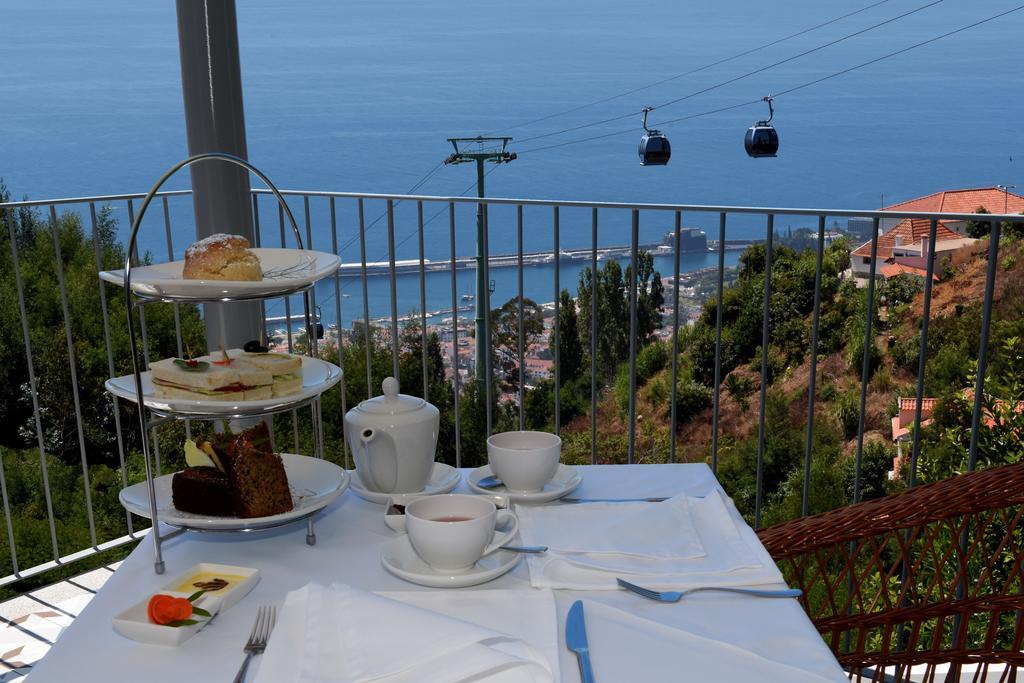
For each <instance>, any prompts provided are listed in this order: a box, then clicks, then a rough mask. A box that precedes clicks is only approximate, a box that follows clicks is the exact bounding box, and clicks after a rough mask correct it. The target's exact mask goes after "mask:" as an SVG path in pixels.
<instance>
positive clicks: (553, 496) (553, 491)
mask: <svg viewBox="0 0 1024 683" xmlns="http://www.w3.org/2000/svg"><path fill="white" fill-rule="evenodd" d="M493 474H494V472H492V471H491V466H490V465H484V466H483V467H477V468H476V469H475V470H473V471H472V472H470V473H469V476H468V477H467V478H466V483H467V484H469V488H470V489H472V490H473V491H475V492H477V493H500V494H502V495H505V496H508V497H509V500H511V501H512V502H513V503H549V502H551V501H553V500H558V499H559V498H561V497H562V496H567V495H569V494H570V493H572V492H573V491H575V490H576V487H577V486H579V485H580V484H582V483H583V476H582V475H581V474H580V473H579V472H578V471H577V470H576V468H575V467H572V466H570V465H562V464H559V465H558V471H557V472H555V476H554V478H553V479H552V480H551V481H549V482H548V483H547V484H545V485H544V488H543V490H541V491H538V492H537V493H515V492H512V491H507V490H505V487H504V486H498V487H496V488H493V489H485V488H483V487H482V486H478V485H477V482H478V481H480V480H481V479H483V478H484V477H490V476H491V475H493Z"/></svg>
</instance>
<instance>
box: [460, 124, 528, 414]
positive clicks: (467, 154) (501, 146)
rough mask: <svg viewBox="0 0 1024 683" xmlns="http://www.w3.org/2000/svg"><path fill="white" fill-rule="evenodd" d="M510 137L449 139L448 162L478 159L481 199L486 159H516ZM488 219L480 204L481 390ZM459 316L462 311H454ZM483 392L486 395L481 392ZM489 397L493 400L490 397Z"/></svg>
mask: <svg viewBox="0 0 1024 683" xmlns="http://www.w3.org/2000/svg"><path fill="white" fill-rule="evenodd" d="M511 141H512V138H510V137H483V136H477V137H475V138H448V142H450V143H452V148H453V149H454V150H455V151H454V152H452V153H451V154H449V155H448V156H447V157H446V158H445V160H444V163H445V165H446V166H447V165H449V164H464V163H467V162H470V161H475V162H476V196H477V197H480V198H481V199H482V198H483V197H484V196H485V195H484V162H488V161H489V162H491V163H493V164H507V163H508V162H510V161H514V160H515V158H516V153H515V152H510V151H508V143H510V142H511ZM485 225H486V219H485V218H484V205H483V204H477V208H476V295H475V303H476V356H475V358H474V363H475V365H476V380H477V388H478V391H484V387H485V386H486V381H487V375H486V373H487V371H488V368H487V367H486V365H487V346H486V344H487V343H488V340H487V339H485V338H484V336H485V335H484V319H485V316H487V315H489V314H490V311H488V310H487V305H486V304H487V296H486V295H485V292H487V287H488V283H487V281H486V279H485V278H484V272H485V268H484V259H485V258H486V254H485V253H484V252H485V247H486V244H487V241H486V236H485V234H484V230H485ZM453 315H458V311H455V312H453ZM457 361H458V359H456V363H455V371H456V372H458V362H457ZM481 395H482V394H481ZM488 400H489V399H488Z"/></svg>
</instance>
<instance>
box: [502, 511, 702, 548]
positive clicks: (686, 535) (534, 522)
mask: <svg viewBox="0 0 1024 683" xmlns="http://www.w3.org/2000/svg"><path fill="white" fill-rule="evenodd" d="M516 514H517V515H518V517H519V524H520V528H521V529H522V532H521V533H522V535H523V542H524V543H528V544H530V545H546V546H548V548H550V549H552V550H554V551H555V552H558V553H564V554H568V553H573V554H576V553H588V554H607V555H635V556H637V557H660V558H676V559H684V558H690V557H703V556H704V548H703V546H701V544H700V539H699V538H697V532H696V530H695V529H694V528H693V520H692V519H691V518H690V503H689V499H688V498H687V497H686V496H675V497H674V498H671V499H669V500H667V501H665V502H664V503H661V504H652V503H586V504H580V505H548V506H530V507H527V506H525V505H523V506H519V507H517V508H516ZM527 535H529V536H530V537H531V539H532V538H533V536H537V540H536V542H534V540H528V539H527ZM541 539H543V540H541Z"/></svg>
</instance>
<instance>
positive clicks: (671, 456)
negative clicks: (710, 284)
mask: <svg viewBox="0 0 1024 683" xmlns="http://www.w3.org/2000/svg"><path fill="white" fill-rule="evenodd" d="M682 222H683V218H682V214H681V213H680V212H679V211H676V229H675V240H674V242H675V250H674V251H675V263H674V268H673V271H672V272H673V282H674V283H675V286H674V287H673V288H672V294H673V296H672V391H671V392H670V393H669V395H670V396H671V401H672V403H671V405H670V406H669V411H670V413H671V419H670V421H669V435H668V436H669V442H668V461H669V462H675V461H676V428H677V425H678V415H676V390H677V387H676V385H677V384H678V382H679V231H680V228H681V227H682Z"/></svg>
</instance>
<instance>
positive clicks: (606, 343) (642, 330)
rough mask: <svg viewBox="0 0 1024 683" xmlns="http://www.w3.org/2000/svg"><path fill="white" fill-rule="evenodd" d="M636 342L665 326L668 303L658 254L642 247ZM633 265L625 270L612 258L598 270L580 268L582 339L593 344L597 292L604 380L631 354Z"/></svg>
mask: <svg viewBox="0 0 1024 683" xmlns="http://www.w3.org/2000/svg"><path fill="white" fill-rule="evenodd" d="M636 272H637V302H636V317H637V328H636V342H637V349H638V350H639V349H641V348H643V347H644V346H645V345H646V344H648V343H649V342H650V341H651V338H652V337H653V335H654V333H655V331H656V330H657V329H658V328H659V327H661V307H662V306H663V305H664V303H665V293H664V285H663V284H662V282H661V274H660V273H659V272H658V271H656V270H654V257H653V256H651V254H650V252H647V251H641V252H640V254H639V256H638V258H637V269H636ZM631 276H632V270H631V267H627V268H626V270H625V272H623V270H622V267H621V266H620V265H619V263H618V262H617V261H615V260H614V259H613V260H609V261H606V262H605V264H604V268H601V269H599V270H598V271H597V278H596V283H595V278H594V276H593V273H591V271H590V269H589V268H586V269H584V270H582V271H580V276H579V284H578V286H577V295H578V299H577V302H578V304H579V324H578V330H579V335H578V336H579V340H580V345H581V346H582V347H583V348H589V346H590V328H591V300H592V299H591V297H592V296H593V293H594V291H595V290H596V292H597V323H598V324H597V329H598V335H597V350H596V353H597V365H598V368H599V373H600V374H601V378H602V379H603V380H607V379H609V378H610V377H613V376H614V375H615V372H616V370H617V369H618V366H619V364H620V363H621V362H622V361H624V360H626V359H627V358H628V357H629V328H630V306H629V281H630V279H631Z"/></svg>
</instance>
